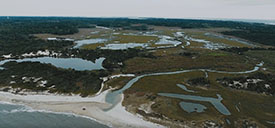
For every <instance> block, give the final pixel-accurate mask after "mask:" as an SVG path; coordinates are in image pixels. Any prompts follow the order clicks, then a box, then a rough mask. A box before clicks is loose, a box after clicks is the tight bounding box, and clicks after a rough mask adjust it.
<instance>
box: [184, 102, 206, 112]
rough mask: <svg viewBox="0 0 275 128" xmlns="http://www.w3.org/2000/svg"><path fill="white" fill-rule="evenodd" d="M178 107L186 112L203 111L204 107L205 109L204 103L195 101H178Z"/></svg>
mask: <svg viewBox="0 0 275 128" xmlns="http://www.w3.org/2000/svg"><path fill="white" fill-rule="evenodd" d="M180 107H181V108H182V109H183V110H184V111H186V112H188V113H191V112H199V113H200V112H204V110H205V109H207V108H206V107H205V106H204V105H201V104H197V103H189V102H183V101H182V102H180Z"/></svg>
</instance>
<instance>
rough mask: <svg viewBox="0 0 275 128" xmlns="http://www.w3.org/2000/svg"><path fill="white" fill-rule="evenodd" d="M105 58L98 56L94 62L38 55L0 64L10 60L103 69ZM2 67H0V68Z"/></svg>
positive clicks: (75, 67)
mask: <svg viewBox="0 0 275 128" xmlns="http://www.w3.org/2000/svg"><path fill="white" fill-rule="evenodd" d="M104 60H105V58H103V57H102V58H98V59H96V60H95V62H92V61H88V60H83V59H81V58H54V57H38V58H24V59H9V60H3V61H0V66H1V65H3V64H5V63H7V62H10V61H16V62H19V63H20V62H40V63H45V64H52V65H53V66H55V67H58V68H64V69H75V70H79V71H84V70H100V69H104V67H103V66H102V63H103V61H104ZM1 68H3V67H0V69H1Z"/></svg>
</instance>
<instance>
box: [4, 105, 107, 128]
mask: <svg viewBox="0 0 275 128" xmlns="http://www.w3.org/2000/svg"><path fill="white" fill-rule="evenodd" d="M0 128H109V127H108V126H106V125H103V124H100V123H98V122H96V121H94V120H91V119H88V118H84V117H80V116H75V115H72V114H61V113H50V112H43V111H34V110H32V109H31V108H28V107H26V106H22V105H13V104H6V103H0Z"/></svg>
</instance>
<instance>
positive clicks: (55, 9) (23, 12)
mask: <svg viewBox="0 0 275 128" xmlns="http://www.w3.org/2000/svg"><path fill="white" fill-rule="evenodd" d="M0 16H81V17H159V18H203V19H209V18H211V19H213V18H214V19H217V18H218V19H222V18H225V19H266V20H267V19H271V20H275V0H1V2H0Z"/></svg>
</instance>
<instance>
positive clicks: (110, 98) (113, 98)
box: [105, 62, 264, 111]
mask: <svg viewBox="0 0 275 128" xmlns="http://www.w3.org/2000/svg"><path fill="white" fill-rule="evenodd" d="M263 64H264V62H261V63H260V64H257V65H256V66H255V67H254V69H253V70H248V71H241V72H227V71H216V70H210V69H192V70H182V71H175V72H160V73H151V74H144V75H140V76H137V77H135V78H133V79H132V80H130V81H129V82H128V83H127V84H126V85H125V86H123V88H121V89H119V90H117V91H113V92H109V93H108V94H107V95H106V97H105V101H106V102H107V103H109V104H112V107H111V108H110V109H112V108H113V107H114V106H116V105H117V104H118V103H119V102H120V101H121V100H122V93H123V92H124V91H125V90H127V89H129V88H130V87H131V86H132V85H134V84H135V83H136V82H137V81H138V80H139V79H141V78H143V77H147V76H159V75H172V74H180V73H186V72H193V71H207V72H215V73H225V74H247V73H252V72H256V71H258V70H259V69H260V67H261V66H263ZM218 97H219V96H218ZM214 106H215V105H214ZM110 109H107V110H106V111H108V110H110Z"/></svg>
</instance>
